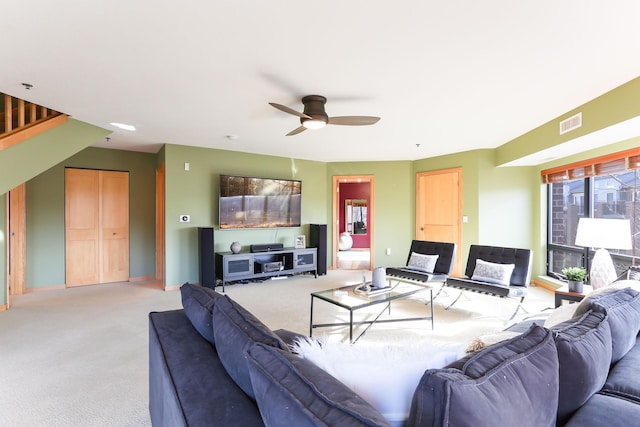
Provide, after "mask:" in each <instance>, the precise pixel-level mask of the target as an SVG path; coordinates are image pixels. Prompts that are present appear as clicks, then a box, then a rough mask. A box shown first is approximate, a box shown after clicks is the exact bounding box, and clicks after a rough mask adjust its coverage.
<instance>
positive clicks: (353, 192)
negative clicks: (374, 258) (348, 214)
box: [339, 182, 371, 248]
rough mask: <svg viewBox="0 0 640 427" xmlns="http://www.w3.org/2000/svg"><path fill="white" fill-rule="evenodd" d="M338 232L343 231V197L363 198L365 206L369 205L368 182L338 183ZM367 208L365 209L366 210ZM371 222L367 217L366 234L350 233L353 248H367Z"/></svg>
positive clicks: (369, 241)
mask: <svg viewBox="0 0 640 427" xmlns="http://www.w3.org/2000/svg"><path fill="white" fill-rule="evenodd" d="M339 194H340V233H342V232H344V231H345V223H344V201H345V199H363V200H366V201H367V208H368V207H369V206H371V185H370V183H368V182H341V183H340V193H339ZM368 210H369V209H367V211H368ZM370 230H371V224H370V222H369V218H367V234H351V237H352V238H353V247H354V248H369V247H370V243H371V240H370V239H371V233H370Z"/></svg>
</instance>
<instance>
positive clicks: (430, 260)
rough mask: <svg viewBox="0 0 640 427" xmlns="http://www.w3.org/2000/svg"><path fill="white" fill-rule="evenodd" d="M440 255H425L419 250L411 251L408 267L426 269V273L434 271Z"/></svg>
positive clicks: (419, 269)
mask: <svg viewBox="0 0 640 427" xmlns="http://www.w3.org/2000/svg"><path fill="white" fill-rule="evenodd" d="M439 256H440V255H424V254H419V253H417V252H411V257H409V263H408V264H407V267H408V268H410V269H411V270H418V271H424V272H425V273H433V271H434V270H435V268H436V262H437V261H438V257H439Z"/></svg>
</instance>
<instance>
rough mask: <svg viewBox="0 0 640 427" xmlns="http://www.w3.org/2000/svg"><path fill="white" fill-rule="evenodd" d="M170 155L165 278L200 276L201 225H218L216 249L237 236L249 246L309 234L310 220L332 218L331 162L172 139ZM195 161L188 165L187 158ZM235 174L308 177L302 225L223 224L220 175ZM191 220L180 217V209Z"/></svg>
mask: <svg viewBox="0 0 640 427" xmlns="http://www.w3.org/2000/svg"><path fill="white" fill-rule="evenodd" d="M163 155H164V159H165V231H166V232H165V248H166V250H165V284H166V286H169V287H170V286H176V285H179V284H182V283H184V282H187V281H189V282H198V281H199V277H198V275H199V273H198V253H197V249H198V237H197V227H214V228H215V231H214V241H215V250H216V251H228V250H229V246H230V245H231V243H232V242H234V241H239V242H240V243H241V244H242V245H243V246H245V247H246V246H248V245H251V244H256V243H273V242H278V243H283V244H284V246H287V247H292V246H293V240H294V237H295V236H296V235H298V234H305V235H307V238H308V229H309V224H325V223H327V218H328V217H327V200H330V199H329V196H328V193H327V187H326V185H325V182H326V173H327V172H326V170H327V164H326V163H322V162H314V161H307V160H295V159H290V158H285V157H274V156H264V155H258V154H250V153H240V152H235V151H226V150H214V149H207V148H198V147H188V146H182V145H166V146H165V147H164V153H163ZM185 163H189V170H188V171H185V168H184V164H185ZM219 174H235V175H247V176H260V177H267V178H283V179H284V178H286V179H297V180H301V181H302V224H303V226H302V227H295V228H279V229H261V230H219V229H218V224H219V221H218V176H219ZM183 214H187V215H190V216H191V222H189V223H181V222H179V217H180V215H183Z"/></svg>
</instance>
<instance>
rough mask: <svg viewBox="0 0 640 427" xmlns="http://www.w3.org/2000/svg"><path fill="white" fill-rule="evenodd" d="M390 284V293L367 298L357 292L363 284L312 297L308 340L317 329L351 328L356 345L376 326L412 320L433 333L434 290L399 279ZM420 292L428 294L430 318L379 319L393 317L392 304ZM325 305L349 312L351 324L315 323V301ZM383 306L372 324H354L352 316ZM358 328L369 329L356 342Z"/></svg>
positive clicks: (372, 320)
mask: <svg viewBox="0 0 640 427" xmlns="http://www.w3.org/2000/svg"><path fill="white" fill-rule="evenodd" d="M387 283H388V284H389V290H387V291H385V292H384V293H379V294H374V295H367V294H363V293H361V292H358V291H357V289H356V288H359V287H360V286H361V285H362V284H357V285H349V286H343V287H340V288H336V289H327V290H325V291H318V292H312V293H311V313H310V321H309V336H313V330H314V329H316V328H327V327H334V326H349V343H351V344H353V343H355V342H357V341H358V340H359V339H360V337H362V336H363V335H364V334H365V333H366V332H367V331H368V330H369V328H370V327H371V326H373V324H375V323H388V322H408V321H413V320H430V321H431V329H433V287H432V286H430V285H429V284H427V283H421V284H418V283H416V282H412V281H408V280H404V279H399V278H395V277H394V278H387ZM419 292H429V301H428V303H427V304H426V305H428V306H429V308H428V314H429V315H428V316H423V317H409V318H397V319H396V318H394V319H380V316H382V314H383V313H384V312H385V311H388V313H389V314H391V301H394V300H399V299H403V298H407V297H409V296H411V295H414V294H417V293H419ZM316 298H317V299H319V300H322V301H326V302H328V303H330V304H333V305H336V306H338V307H341V308H344V309H346V310H349V322H339V323H313V302H314V300H315V299H316ZM377 305H379V306H381V307H382V309H381V310H380V311H379V312H376V313H377V314H375V313H372V316H375V317H374V318H373V319H370V320H361V321H355V322H354V320H353V314H354V312H355V311H357V310H361V309H363V308H367V307H372V306H377ZM354 325H355V326H358V325H367V327H366V328H365V329H364V330H363V331H362V332H361V333H360V335H358V336H357V337H356V338H355V339H354V338H353V327H354Z"/></svg>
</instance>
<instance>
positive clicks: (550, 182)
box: [542, 149, 640, 275]
mask: <svg viewBox="0 0 640 427" xmlns="http://www.w3.org/2000/svg"><path fill="white" fill-rule="evenodd" d="M542 176H543V180H544V182H546V183H547V190H548V213H549V218H548V230H547V236H548V239H547V274H550V275H554V273H555V274H561V271H562V269H563V268H565V267H575V266H583V267H585V268H589V265H590V260H591V259H592V258H593V250H592V249H590V248H583V247H580V246H576V245H575V238H576V231H577V227H578V221H579V220H580V218H583V217H592V218H621V219H628V220H630V222H631V234H632V243H633V249H631V250H616V249H609V248H608V249H609V253H610V254H611V256H612V258H613V261H614V264H615V266H616V270H617V272H618V274H621V273H622V272H623V271H624V270H626V269H627V268H628V266H629V265H636V264H638V261H639V260H640V258H639V256H640V150H639V149H635V150H629V151H627V152H623V153H617V154H614V155H610V156H606V157H603V158H598V159H592V160H590V161H588V162H581V163H577V164H573V165H566V166H563V167H561V168H554V169H550V170H546V171H543V172H542Z"/></svg>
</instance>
